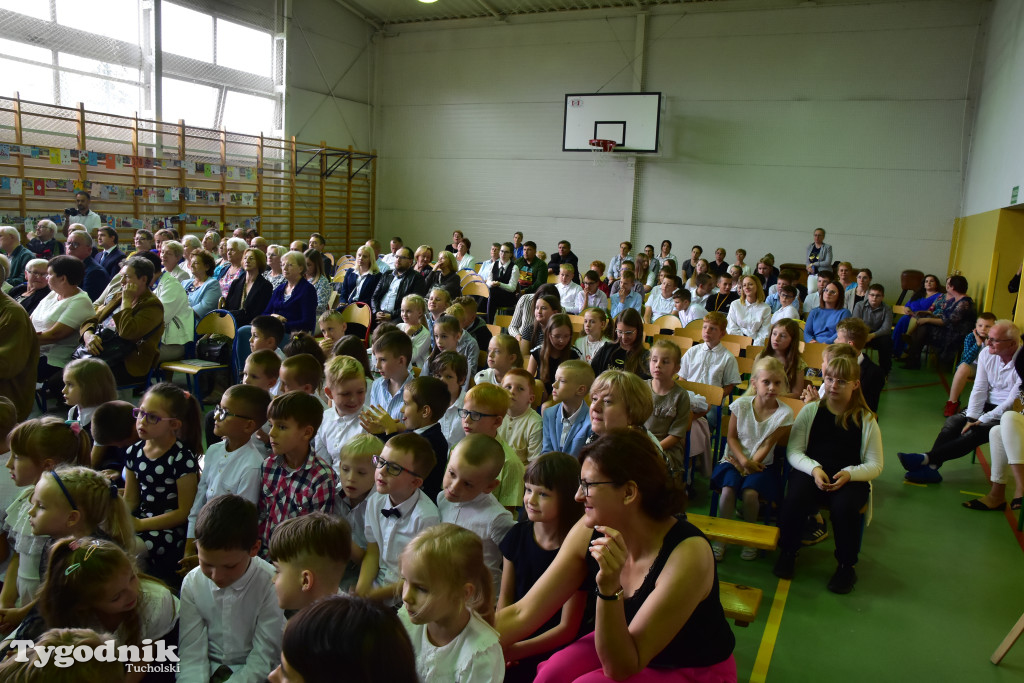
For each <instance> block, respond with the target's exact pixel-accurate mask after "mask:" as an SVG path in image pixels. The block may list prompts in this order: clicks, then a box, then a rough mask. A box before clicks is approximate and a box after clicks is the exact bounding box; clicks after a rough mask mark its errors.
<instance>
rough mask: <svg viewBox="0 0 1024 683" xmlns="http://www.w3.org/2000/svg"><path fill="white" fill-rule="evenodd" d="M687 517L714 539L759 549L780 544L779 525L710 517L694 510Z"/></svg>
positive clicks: (772, 547) (770, 548)
mask: <svg viewBox="0 0 1024 683" xmlns="http://www.w3.org/2000/svg"><path fill="white" fill-rule="evenodd" d="M686 519H687V520H688V521H689V522H690V524H693V525H694V526H695V527H697V528H698V529H700V530H701V532H702V533H703V534H704V535H705V536H707V537H708V538H709V539H710V540H712V541H719V542H721V543H731V544H733V545H744V546H747V547H750V548H757V549H758V550H775V549H776V548H777V547H778V546H779V527H777V526H766V525H764V524H751V523H750V522H743V521H740V520H738V519H725V518H723V517H708V516H707V515H698V514H695V513H692V512H687V513H686Z"/></svg>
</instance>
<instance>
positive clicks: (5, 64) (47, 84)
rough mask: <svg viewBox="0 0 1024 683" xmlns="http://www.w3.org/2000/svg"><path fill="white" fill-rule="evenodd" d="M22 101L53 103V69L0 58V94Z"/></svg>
mask: <svg viewBox="0 0 1024 683" xmlns="http://www.w3.org/2000/svg"><path fill="white" fill-rule="evenodd" d="M15 92H17V93H18V94H19V95H20V96H21V97H22V99H26V100H32V101H34V102H53V69H48V68H46V67H44V66H35V65H32V64H25V63H24V62H15V61H13V60H10V59H4V58H2V57H0V93H4V95H6V96H8V97H11V96H13V95H14V93H15Z"/></svg>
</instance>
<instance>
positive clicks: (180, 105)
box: [163, 78, 219, 128]
mask: <svg viewBox="0 0 1024 683" xmlns="http://www.w3.org/2000/svg"><path fill="white" fill-rule="evenodd" d="M218 97H219V92H218V90H217V88H211V87H210V86H208V85H199V84H198V83H188V82H186V81H179V80H177V79H174V78H164V117H163V118H164V121H169V122H177V121H178V119H185V123H186V124H188V125H191V126H198V127H200V128H215V127H216V121H217V99H218Z"/></svg>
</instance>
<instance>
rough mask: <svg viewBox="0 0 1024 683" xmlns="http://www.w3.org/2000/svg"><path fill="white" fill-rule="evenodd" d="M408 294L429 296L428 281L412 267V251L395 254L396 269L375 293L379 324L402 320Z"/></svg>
mask: <svg viewBox="0 0 1024 683" xmlns="http://www.w3.org/2000/svg"><path fill="white" fill-rule="evenodd" d="M407 294H419V295H420V296H422V297H425V296H426V295H427V281H426V280H424V279H423V276H422V275H420V274H419V273H418V272H417V271H416V269H415V268H413V267H412V249H410V248H409V247H404V246H403V247H401V248H400V249H399V250H398V251H397V252H395V269H394V270H392V271H389V272H388V273H385V274H384V275H383V276H382V277H381V278H380V282H378V283H377V289H375V290H374V292H373V312H374V318H375V320H376V321H377V322H378V323H382V322H387V321H389V320H392V319H393V320H400V315H399V313H400V311H401V309H402V299H404V298H405V296H406V295H407Z"/></svg>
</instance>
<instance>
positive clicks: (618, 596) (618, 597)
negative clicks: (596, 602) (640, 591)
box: [594, 586, 623, 600]
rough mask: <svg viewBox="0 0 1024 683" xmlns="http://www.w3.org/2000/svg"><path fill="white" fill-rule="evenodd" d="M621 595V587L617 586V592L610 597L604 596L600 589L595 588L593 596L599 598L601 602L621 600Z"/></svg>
mask: <svg viewBox="0 0 1024 683" xmlns="http://www.w3.org/2000/svg"><path fill="white" fill-rule="evenodd" d="M622 593H623V591H622V586H619V590H617V591H615V592H614V593H612V594H611V595H605V594H604V593H602V592H601V589H600V588H598V587H596V586H595V587H594V595H596V596H597V597H599V598H601V599H602V600H622Z"/></svg>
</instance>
